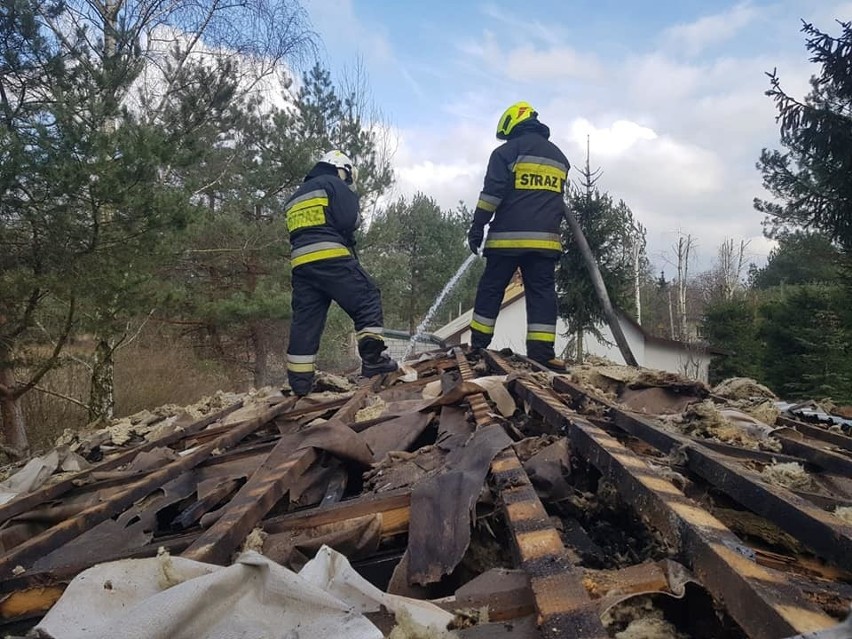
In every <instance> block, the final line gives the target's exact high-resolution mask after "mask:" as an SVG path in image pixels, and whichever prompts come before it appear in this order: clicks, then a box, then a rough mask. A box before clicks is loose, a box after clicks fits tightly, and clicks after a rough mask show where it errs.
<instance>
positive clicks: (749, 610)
mask: <svg viewBox="0 0 852 639" xmlns="http://www.w3.org/2000/svg"><path fill="white" fill-rule="evenodd" d="M486 357H488V358H489V360H490V362H491V364H492V366H494V367H495V368H497V369H498V370H501V371H504V372H506V373H510V372H512V368H511V366H509V365H508V364H507V363H506V362H505V361H504V360H503V359H502V358H501V357H500V356H499V355H496V354H494V353H491V352H489V353H487V355H486ZM512 390H513V392H514V393H516V395H517V396H518V398H519V399H521V400H523V401H525V402H527V403H528V404H529V405H530V407H531V408H532V410H534V411H535V412H536V413H538V414H539V415H541V416H542V417H543V418H544V419H545V420H546V421H548V422H549V423H550V424H551V425H552V426H554V427H557V428H560V429H563V430H564V432H565V433H566V434H567V436H568V437H569V439H570V440H571V443H572V446H573V448H574V449H575V450H576V451H577V452H578V453H580V454H581V455H582V456H584V457H585V458H586V459H587V460H588V461H589V462H590V463H591V464H592V465H593V466H595V467H596V468H597V469H598V470H599V471H600V472H601V473H602V474H603V475H604V476H605V477H606V478H607V480H608V481H610V482H612V483H614V484H615V485H616V486H617V487H618V488H619V495H620V496H621V498H622V499H624V500H625V501H626V502H627V503H628V504H630V505H631V506H632V507H633V508H634V510H635V511H636V513H637V514H638V515H639V516H640V517H642V518H643V519H644V520H645V521H647V522H648V523H649V524H650V525H651V526H653V527H654V528H656V529H658V530H659V531H661V532H662V533H663V534H664V535H665V537H666V539H667V540H668V542H669V543H670V544H672V545H673V546H675V547H676V548H678V549H679V550H680V551H681V552H682V553H683V555H684V557H685V559H686V560H687V561H688V562H689V563H690V564H691V568H692V570H693V571H694V572H695V573H696V575H697V576H698V578H699V579H700V580H701V582H702V584H703V585H704V586H705V587H706V588H707V590H708V591H709V592H710V593H712V594H713V596H714V597H715V598H716V599H717V600H719V601H721V602H724V603H725V605H726V608H727V610H728V612H729V614H730V615H731V616H732V617H733V618H734V619H735V620H736V621H737V622H738V623H739V624H740V626H741V627H742V628H743V629H744V630H745V631H746V633H747V634H748V635H749V636H750V637H752V638H754V639H775V638H777V637H783V636H787V635H790V634H796V633H802V632H810V631H814V630H820V629H822V628H826V627H829V626H830V625H831V624H832V623H833V621H832V619H831V618H830V617H829V616H827V615H826V614H824V613H823V612H822V611H821V610H820V609H819V608H817V607H816V606H815V605H813V604H812V603H810V602H809V601H808V600H807V599H806V597H805V595H804V594H803V593H802V592H801V590H799V589H798V588H796V587H794V586H792V585H790V584H789V583H786V582H785V581H784V580H783V579H782V578H781V577H780V576H779V575H778V574H777V573H773V572H770V571H769V570H767V569H765V568H763V567H761V566H759V565H758V564H757V563H756V562H755V561H753V560H752V559H750V558H749V557H750V555H751V554H752V553H750V550H749V549H748V548H746V547H745V546H743V545H742V543H741V542H740V541H739V539H738V538H737V537H736V536H735V535H734V534H733V533H732V532H731V531H730V530H728V528H726V527H725V526H724V524H722V523H721V522H720V521H719V520H718V519H716V518H715V517H713V516H712V515H710V514H709V513H707V512H706V511H705V510H703V509H702V508H700V507H699V506H698V505H697V504H695V502H693V501H692V500H690V499H688V498H687V497H686V496H685V495H684V494H683V493H682V492H681V491H680V490H678V489H677V488H676V487H675V486H674V485H673V484H672V483H671V482H669V481H668V480H666V479H665V478H663V477H661V476H660V475H659V473H658V472H657V471H656V470H655V469H653V468H652V467H651V466H649V465H648V464H646V463H645V462H644V461H642V459H641V458H640V457H638V456H637V455H636V454H634V453H633V452H632V451H630V450H628V449H627V448H626V447H625V446H624V445H622V444H621V443H620V442H619V441H618V440H616V439H615V438H614V437H612V436H610V435H608V434H607V433H605V432H604V431H602V430H601V429H599V428H597V427H596V426H594V425H592V424H590V423H589V422H587V421H586V420H584V419H582V418H581V417H579V416H577V415H576V414H574V413H573V412H572V411H570V410H569V409H568V408H567V407H566V406H565V404H564V403H563V402H562V401H561V399H560V398H559V397H558V396H557V395H556V394H555V393H552V392H550V391H549V389H548V390H545V389H542V388H540V387H538V386H537V385H536V384H534V383H532V382H531V381H529V380H526V379H518V380H516V381H515V382H513V386H512Z"/></svg>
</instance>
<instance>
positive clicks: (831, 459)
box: [774, 432, 852, 477]
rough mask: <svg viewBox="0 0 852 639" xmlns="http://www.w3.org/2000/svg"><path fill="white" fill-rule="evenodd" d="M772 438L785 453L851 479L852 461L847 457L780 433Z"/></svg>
mask: <svg viewBox="0 0 852 639" xmlns="http://www.w3.org/2000/svg"><path fill="white" fill-rule="evenodd" d="M774 436H775V437H776V438H777V439H778V440H779V441H780V442H781V449H782V450H783V451H784V452H785V453H787V454H789V455H796V456H797V457H801V458H802V459H806V460H808V461H809V462H810V463H812V464H814V465H815V466H819V467H821V468H822V469H823V470H826V471H828V472H830V473H836V474H838V475H845V476H847V477H852V459H850V458H849V457H846V456H845V455H838V454H837V453H835V452H832V451H830V450H826V449H824V448H822V447H820V446H815V445H814V444H811V443H810V442H806V441H802V440H799V439H796V438H795V437H790V436H789V435H785V434H783V433H780V432H779V433H775V434H774Z"/></svg>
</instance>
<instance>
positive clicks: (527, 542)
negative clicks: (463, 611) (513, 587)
mask: <svg viewBox="0 0 852 639" xmlns="http://www.w3.org/2000/svg"><path fill="white" fill-rule="evenodd" d="M455 355H456V361H457V362H458V365H459V370H460V371H461V374H462V379H464V380H470V379H473V371H472V370H471V369H470V364H469V363H468V361H467V358H466V357H465V355H464V353H463V352H462V351H461V350H460V349H455ZM508 372H511V371H508ZM467 400H468V402H469V403H470V407H471V412H472V413H473V416H474V419H475V421H476V424H477V427H478V428H480V429H481V428H484V427H488V425H489V424H490V423H491V422H492V418H491V416H490V413H491V410H490V407H489V406H488V402H487V401H486V400H485V396H484V395H483V394H482V393H477V394H473V395H470V396H468V398H467ZM491 483H492V485H493V486H494V488H495V490H496V492H497V493H498V495H499V496H500V502H501V506H502V509H503V515H504V517H505V519H506V522H507V524H508V526H509V530H510V532H511V535H512V542H513V546H514V550H515V555H516V557H517V560H518V564H519V565H520V567H521V568H522V569H523V570H524V572H526V573H527V575H528V576H529V579H530V589H531V590H532V593H533V599H534V602H535V607H536V611H537V612H538V622H539V630H540V632H541V635H542V636H543V637H546V638H548V639H568V638H576V639H586V638H593V639H603V638H604V637H607V636H608V635H607V632H606V630H604V627H603V625H602V623H601V620H600V617H599V616H598V613H597V610H596V608H595V606H594V603H593V602H592V600H591V598H590V597H589V594H588V592H587V591H586V589H585V587H584V586H583V574H582V572H581V571H580V570H579V569H578V568H576V567H575V566H574V565H573V564H572V563H571V561H570V558H569V553H568V551H567V549H566V548H565V546H564V545H563V543H562V539H561V538H560V536H559V533H558V532H557V531H556V529H555V528H554V527H553V525H552V524H551V522H550V518H549V517H548V515H547V511H545V509H544V505H543V504H542V503H541V500H540V499H539V497H538V494H537V493H536V491H535V488H533V485H532V483H531V482H530V479H529V477H528V476H527V473H526V471H524V468H523V466H522V465H521V462H520V460H519V459H518V456H517V455H516V454H515V451H514V449H513V448H506V449H504V450H503V451H502V452H500V453H499V454H498V455H497V456H496V457H495V458H494V459H493V461H492V462H491Z"/></svg>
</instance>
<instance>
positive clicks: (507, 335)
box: [439, 299, 710, 382]
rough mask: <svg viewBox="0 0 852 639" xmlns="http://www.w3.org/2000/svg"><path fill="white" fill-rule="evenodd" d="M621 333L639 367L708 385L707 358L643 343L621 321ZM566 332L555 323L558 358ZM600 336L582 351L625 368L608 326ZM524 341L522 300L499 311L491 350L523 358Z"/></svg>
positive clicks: (463, 339) (466, 338)
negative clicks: (676, 374)
mask: <svg viewBox="0 0 852 639" xmlns="http://www.w3.org/2000/svg"><path fill="white" fill-rule="evenodd" d="M621 330H622V331H623V332H624V337H625V338H626V339H627V343H628V344H629V345H630V350H631V351H633V356H634V357H635V358H636V361H637V362H638V363H639V365H640V366H644V367H645V368H654V369H657V370H663V371H669V372H671V373H679V374H681V375H687V376H688V377H691V378H693V379H699V380H702V381H705V382H706V381H707V378H708V367H709V364H710V356H709V354H705V353H701V352H700V351H698V352H693V353H690V352H688V351H687V350H686V349H685V348H684V347H678V346H676V345H674V344H672V345H668V344H659V343H657V342H653V341H651V342H647V343H646V341H645V336H644V335H643V334H642V332H641V331H640V330H639V329H638V328H637V327H636V326H634V325H633V324H632V323H630V322H627V321H623V320H622V321H621ZM566 331H567V326H566V324H565V322H564V320H561V319H560V320H558V321H557V328H556V333H557V334H556V344H555V349H556V354H557V356H562V355H563V354H564V351H565V347H566V345H567V344H568V338H567V337H565V332H566ZM439 332H440V331H439ZM601 335H602V337H603V339H602V340H599V339H597V338H595V337H593V336H592V335H589V334H587V335H586V336H585V339H584V344H583V346H584V348H583V350H584V351H585V352H586V353H587V354H590V355H596V356H598V357H605V358H606V359H608V360H610V361H612V362H614V363H616V364H624V363H625V361H624V358H623V357H622V356H621V351H620V350H619V349H618V345H617V344H616V343H615V338H614V337H613V336H612V331H611V330H610V328H609V326H607V325H604V326H603V327H601ZM526 338H527V310H526V305H525V304H524V300H523V299H520V300H518V301H516V302H514V303H512V304H509V305H508V306H507V307H506V308H504V309H502V310H501V311H500V314H499V315H498V316H497V323H496V325H495V327H494V339H493V340H492V341H491V346H490V348H493V349H495V350H500V349H501V348H511V349H512V350H513V351H514V352H516V353H521V354H526V352H527V348H526ZM459 340H460V342H459V343H462V344H470V329H465V330H464V331H463V332H462V333H461V335H460V337H459ZM568 355H569V356H570V355H571V354H568Z"/></svg>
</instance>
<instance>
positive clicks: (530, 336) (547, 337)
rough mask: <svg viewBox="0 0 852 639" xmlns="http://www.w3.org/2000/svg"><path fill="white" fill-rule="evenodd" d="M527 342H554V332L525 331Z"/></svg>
mask: <svg viewBox="0 0 852 639" xmlns="http://www.w3.org/2000/svg"><path fill="white" fill-rule="evenodd" d="M527 341H529V342H555V341H556V333H527Z"/></svg>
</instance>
